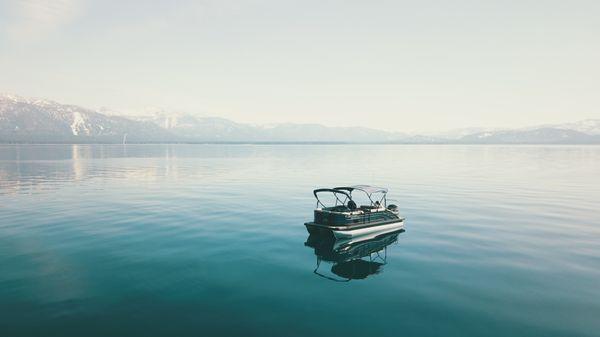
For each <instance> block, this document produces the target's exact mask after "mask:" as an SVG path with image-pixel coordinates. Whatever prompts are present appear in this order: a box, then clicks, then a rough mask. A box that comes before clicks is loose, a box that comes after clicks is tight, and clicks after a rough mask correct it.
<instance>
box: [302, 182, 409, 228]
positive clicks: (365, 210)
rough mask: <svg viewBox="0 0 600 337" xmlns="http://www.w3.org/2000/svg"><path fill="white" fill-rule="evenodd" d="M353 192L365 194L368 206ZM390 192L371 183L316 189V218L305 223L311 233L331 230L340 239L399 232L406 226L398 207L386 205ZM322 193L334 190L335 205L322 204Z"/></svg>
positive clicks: (314, 192)
mask: <svg viewBox="0 0 600 337" xmlns="http://www.w3.org/2000/svg"><path fill="white" fill-rule="evenodd" d="M354 191H359V192H362V193H364V194H365V195H366V197H367V200H368V202H367V203H368V205H361V206H358V205H357V204H356V202H355V201H354V200H353V197H352V192H354ZM387 192H388V189H387V188H383V187H375V186H368V185H356V186H348V187H335V188H319V189H316V190H314V191H313V194H314V195H315V198H316V199H317V208H316V209H315V212H314V221H313V222H307V223H305V224H304V225H305V226H306V229H307V230H308V232H309V233H311V234H313V233H322V232H332V233H333V235H334V236H335V237H336V238H338V239H344V238H353V237H357V236H363V235H371V234H373V233H377V234H382V233H387V232H393V231H397V230H399V229H402V228H403V227H404V218H403V217H401V216H400V215H399V212H398V206H396V205H393V204H390V205H387V197H386V195H387ZM321 193H332V194H333V196H334V198H335V201H334V202H335V204H334V205H333V206H326V205H325V204H323V202H322V201H321V199H319V194H321Z"/></svg>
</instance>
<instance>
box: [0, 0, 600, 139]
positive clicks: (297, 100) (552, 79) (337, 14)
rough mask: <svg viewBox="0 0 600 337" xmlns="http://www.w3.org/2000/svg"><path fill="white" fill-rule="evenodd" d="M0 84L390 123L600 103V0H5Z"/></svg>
mask: <svg viewBox="0 0 600 337" xmlns="http://www.w3.org/2000/svg"><path fill="white" fill-rule="evenodd" d="M0 91H2V92H8V93H16V94H19V95H23V96H34V97H43V98H49V99H53V100H57V101H60V102H64V103H72V104H79V105H83V106H87V107H92V108H99V107H109V108H112V109H115V110H122V111H130V112H135V111H142V110H144V109H147V108H149V107H159V108H163V109H166V110H174V111H184V112H193V113H198V114H202V115H212V116H221V117H225V118H230V119H233V120H236V121H240V122H250V123H280V122H315V123H321V124H326V125H362V126H369V127H374V128H382V129H387V130H398V131H435V130H443V129H450V128H459V127H465V126H499V127H516V126H525V125H530V124H538V123H554V122H563V121H574V120H578V119H585V118H600V1H598V0H594V1H577V0H570V1H565V0H560V1H553V0H547V1H544V0H533V1H531V0H518V1H512V0H498V1H485V0H478V1H477V0H473V1H450V0H443V1H428V0H421V1H379V0H371V1H366V0H363V1H329V0H319V1H309V0H302V1H286V0H256V1H254V0H247V1H226V0H214V1H213V0H207V1H147V0H146V1H125V0H120V1H114V0H103V1H86V0H54V1H49V0H0Z"/></svg>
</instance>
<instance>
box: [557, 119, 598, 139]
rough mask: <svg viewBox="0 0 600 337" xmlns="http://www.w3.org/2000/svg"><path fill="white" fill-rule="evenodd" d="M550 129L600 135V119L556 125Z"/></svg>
mask: <svg viewBox="0 0 600 337" xmlns="http://www.w3.org/2000/svg"><path fill="white" fill-rule="evenodd" d="M549 127H552V128H556V129H563V130H573V131H579V132H581V133H585V134H588V135H600V119H585V120H582V121H579V122H575V123H564V124H554V125H550V126H549Z"/></svg>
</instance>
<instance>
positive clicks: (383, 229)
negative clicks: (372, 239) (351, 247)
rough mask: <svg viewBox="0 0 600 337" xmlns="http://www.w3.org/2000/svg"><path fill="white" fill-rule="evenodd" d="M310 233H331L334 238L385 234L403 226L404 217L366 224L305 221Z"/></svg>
mask: <svg viewBox="0 0 600 337" xmlns="http://www.w3.org/2000/svg"><path fill="white" fill-rule="evenodd" d="M305 225H306V229H307V230H308V232H309V233H310V234H325V233H329V234H332V235H333V236H334V237H335V238H336V239H351V238H355V237H361V236H365V235H372V234H377V235H379V234H386V233H389V232H393V231H397V230H400V229H403V228H404V218H399V219H397V220H396V221H387V222H384V223H377V224H373V225H367V226H364V225H363V226H348V227H346V226H326V225H321V224H316V223H314V222H309V223H306V224H305Z"/></svg>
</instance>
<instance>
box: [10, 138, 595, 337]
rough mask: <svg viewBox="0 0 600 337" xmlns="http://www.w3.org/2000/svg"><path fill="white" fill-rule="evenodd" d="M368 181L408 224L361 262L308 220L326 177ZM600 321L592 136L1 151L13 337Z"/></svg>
mask: <svg viewBox="0 0 600 337" xmlns="http://www.w3.org/2000/svg"><path fill="white" fill-rule="evenodd" d="M360 183H364V184H373V185H383V186H387V187H389V188H390V194H389V198H391V199H395V202H394V203H396V204H398V205H399V206H400V211H401V213H402V215H403V216H405V217H406V218H407V220H406V231H405V232H403V233H400V234H399V235H397V237H391V238H390V237H387V238H386V237H384V238H383V239H381V240H379V241H377V240H375V241H374V242H371V243H370V245H371V246H374V247H376V250H379V249H380V251H379V252H378V253H377V254H371V256H370V257H369V256H366V257H364V258H363V261H367V262H371V261H375V262H377V261H378V262H377V263H378V264H377V267H376V268H375V269H376V270H375V269H372V268H371V269H369V268H370V267H369V268H367V272H366V273H364V270H363V272H360V271H359V272H357V273H354V274H353V272H355V271H354V270H353V269H352V268H350V269H348V266H343V265H341V264H339V263H336V261H332V260H331V258H329V260H328V258H327V255H335V252H334V251H333V250H332V249H333V248H331V247H329V248H327V246H324V247H325V248H323V247H321V248H319V249H315V248H314V247H310V246H307V245H305V242H307V239H308V233H307V232H306V229H305V228H304V226H303V223H304V222H306V221H309V220H311V219H312V211H313V208H314V207H315V202H314V198H313V196H312V190H313V189H314V188H316V187H329V186H339V185H349V184H360ZM387 244H389V245H387ZM386 245H387V246H386ZM328 249H330V250H329V251H328ZM315 253H317V254H319V255H320V256H319V257H318V256H317V255H315ZM319 259H320V260H321V262H320V264H319V265H318V268H317V261H318V260H319ZM355 267H356V266H355ZM358 267H360V266H358ZM315 268H317V270H316V272H315ZM344 268H346V269H344ZM319 274H320V275H323V276H325V277H321V276H320V275H319ZM348 279H350V280H349V281H348ZM334 280H337V281H334ZM345 281H348V282H345ZM599 317H600V147H598V146H427V145H419V146H395V145H394V146H392V145H390V146H371V145H356V146H355V145H353V146H346V145H331V146H330V145H315V146H307V145H273V146H270V145H269V146H268V145H126V146H122V145H118V146H115V145H89V146H88V145H45V146H44V145H28V146H23V145H21V146H14V145H0V335H2V336H7V337H13V336H126V335H128V336H152V335H165V336H167V335H168V336H344V337H351V336H361V337H364V336H400V335H406V336H439V335H444V336H593V335H595V336H598V333H599V331H600V319H599Z"/></svg>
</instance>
